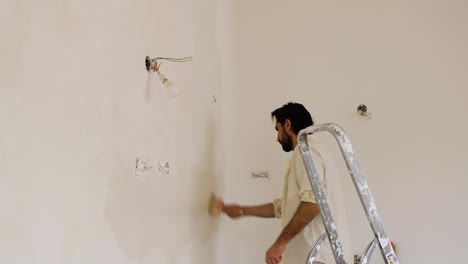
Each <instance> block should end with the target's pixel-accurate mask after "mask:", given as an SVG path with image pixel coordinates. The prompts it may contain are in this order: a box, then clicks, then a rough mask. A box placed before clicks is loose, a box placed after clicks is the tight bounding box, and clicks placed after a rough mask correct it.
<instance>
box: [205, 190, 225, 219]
mask: <svg viewBox="0 0 468 264" xmlns="http://www.w3.org/2000/svg"><path fill="white" fill-rule="evenodd" d="M223 207H224V202H223V200H221V199H220V198H218V197H216V195H215V194H214V193H213V192H211V194H210V200H209V201H208V213H209V214H210V215H211V216H215V217H217V216H219V215H221V213H222V212H223V211H224V208H223Z"/></svg>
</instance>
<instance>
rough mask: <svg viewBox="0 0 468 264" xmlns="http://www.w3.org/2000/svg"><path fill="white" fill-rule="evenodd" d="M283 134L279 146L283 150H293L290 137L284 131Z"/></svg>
mask: <svg viewBox="0 0 468 264" xmlns="http://www.w3.org/2000/svg"><path fill="white" fill-rule="evenodd" d="M284 135H285V138H283V140H281V147H283V150H284V151H285V152H290V151H291V150H293V143H292V139H291V137H290V136H289V135H288V134H286V133H284Z"/></svg>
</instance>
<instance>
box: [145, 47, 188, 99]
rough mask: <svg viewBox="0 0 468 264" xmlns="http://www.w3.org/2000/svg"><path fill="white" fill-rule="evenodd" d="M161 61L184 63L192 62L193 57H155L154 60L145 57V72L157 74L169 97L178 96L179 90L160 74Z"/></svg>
mask: <svg viewBox="0 0 468 264" xmlns="http://www.w3.org/2000/svg"><path fill="white" fill-rule="evenodd" d="M161 60H166V61H172V62H186V61H191V60H193V57H185V58H180V59H178V58H165V57H156V58H150V57H148V56H146V58H145V66H146V70H147V71H148V72H149V73H151V72H156V73H157V74H158V77H159V80H160V81H161V83H162V84H163V85H164V87H166V88H167V92H168V94H169V95H170V96H174V97H175V96H177V94H179V89H178V88H177V87H176V86H175V84H174V83H173V82H171V80H169V79H168V78H167V77H166V76H165V75H164V74H162V73H161V72H160V70H159V69H160V68H161V64H162V62H159V63H158V61H161Z"/></svg>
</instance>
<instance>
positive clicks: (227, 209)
mask: <svg viewBox="0 0 468 264" xmlns="http://www.w3.org/2000/svg"><path fill="white" fill-rule="evenodd" d="M223 209H224V213H226V215H227V216H229V217H230V218H232V219H237V218H239V217H241V216H243V215H244V212H243V211H242V208H241V207H240V206H239V205H237V204H225V205H224V208H223Z"/></svg>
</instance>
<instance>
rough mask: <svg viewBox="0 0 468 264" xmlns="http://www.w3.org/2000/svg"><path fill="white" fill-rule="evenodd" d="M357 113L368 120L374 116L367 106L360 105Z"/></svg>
mask: <svg viewBox="0 0 468 264" xmlns="http://www.w3.org/2000/svg"><path fill="white" fill-rule="evenodd" d="M357 111H358V113H359V114H360V115H361V116H362V117H365V118H366V119H371V118H372V114H371V113H370V112H368V111H367V106H366V105H365V104H360V105H358V107H357Z"/></svg>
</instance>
